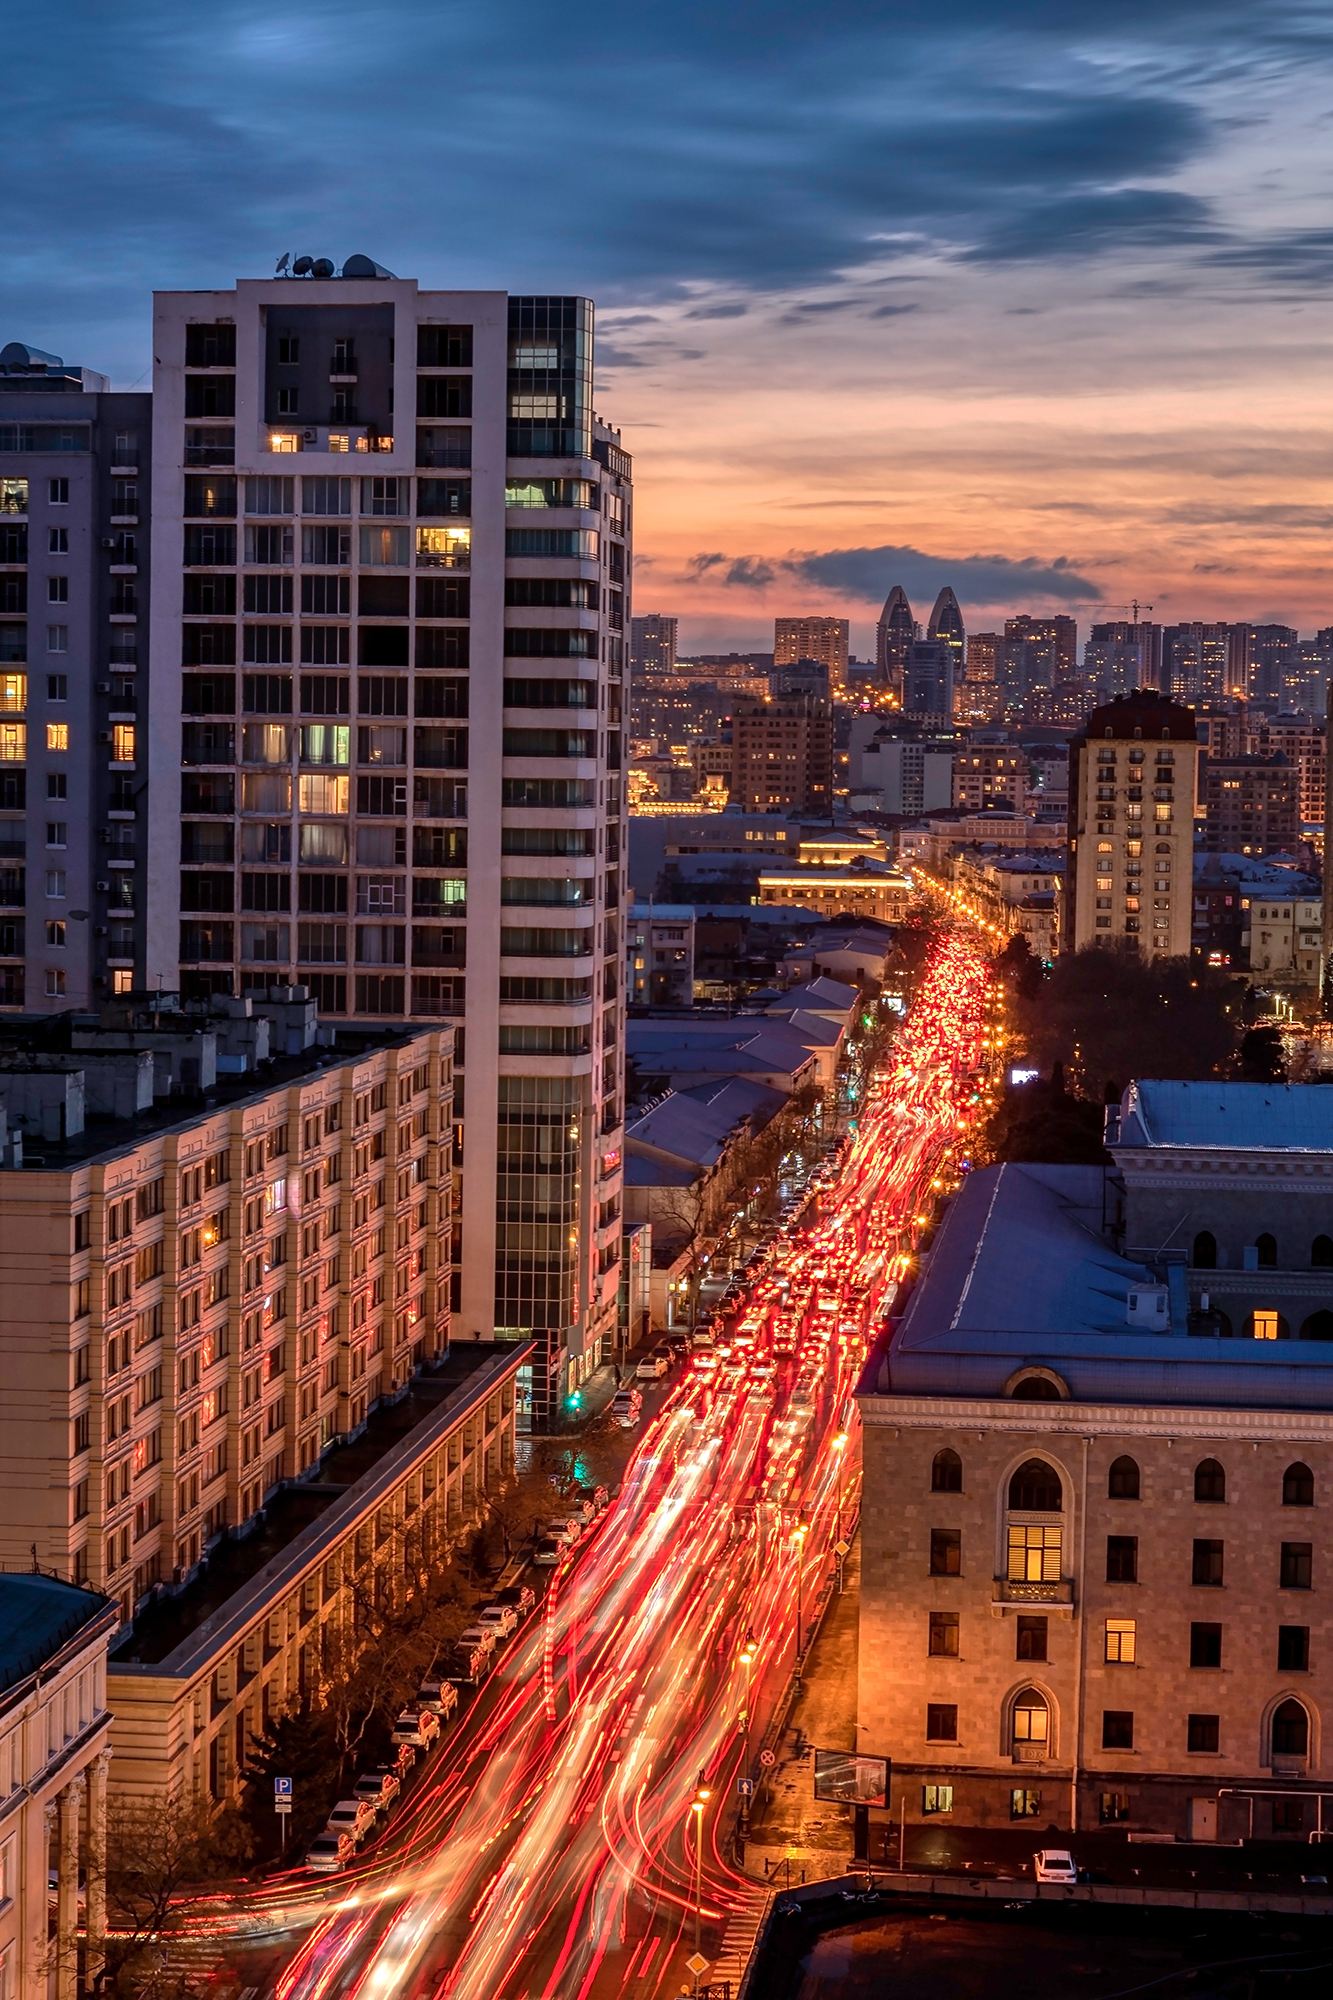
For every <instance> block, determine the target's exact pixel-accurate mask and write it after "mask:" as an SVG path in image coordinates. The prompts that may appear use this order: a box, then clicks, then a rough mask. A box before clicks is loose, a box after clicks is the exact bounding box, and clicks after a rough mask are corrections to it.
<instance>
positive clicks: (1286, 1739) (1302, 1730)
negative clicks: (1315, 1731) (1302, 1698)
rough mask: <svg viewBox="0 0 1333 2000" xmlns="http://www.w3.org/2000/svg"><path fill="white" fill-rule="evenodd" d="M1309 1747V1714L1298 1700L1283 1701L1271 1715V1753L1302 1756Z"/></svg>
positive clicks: (1277, 1755)
mask: <svg viewBox="0 0 1333 2000" xmlns="http://www.w3.org/2000/svg"><path fill="white" fill-rule="evenodd" d="M1309 1747H1310V1718H1309V1716H1308V1715H1307V1714H1306V1712H1305V1710H1304V1709H1303V1708H1302V1707H1301V1704H1300V1703H1299V1702H1298V1701H1284V1702H1283V1703H1282V1704H1281V1706H1280V1707H1279V1708H1278V1710H1277V1712H1276V1713H1275V1715H1274V1717H1273V1755H1274V1756H1275V1757H1304V1756H1305V1754H1306V1752H1307V1751H1308V1749H1309Z"/></svg>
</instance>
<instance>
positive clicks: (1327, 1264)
mask: <svg viewBox="0 0 1333 2000" xmlns="http://www.w3.org/2000/svg"><path fill="white" fill-rule="evenodd" d="M1247 1247H1252V1248H1253V1250H1254V1261H1255V1262H1256V1264H1257V1265H1258V1268H1259V1269H1260V1270H1261V1271H1273V1270H1276V1269H1277V1262H1278V1256H1277V1238H1276V1237H1275V1236H1274V1235H1273V1234H1272V1233H1271V1231H1269V1230H1264V1231H1262V1233H1261V1234H1260V1235H1258V1236H1256V1237H1255V1239H1254V1243H1253V1245H1252V1246H1247ZM1190 1262H1191V1264H1193V1266H1194V1267H1195V1269H1196V1270H1199V1271H1215V1270H1216V1269H1217V1268H1218V1264H1217V1238H1216V1237H1215V1236H1214V1235H1213V1232H1212V1230H1211V1229H1201V1230H1200V1231H1199V1233H1198V1235H1197V1236H1196V1237H1195V1238H1194V1243H1193V1246H1192V1248H1191V1251H1190ZM1292 1268H1293V1269H1294V1268H1296V1267H1295V1266H1293V1267H1292ZM1310 1268H1311V1269H1312V1270H1315V1271H1326V1270H1330V1269H1333V1236H1324V1235H1319V1236H1316V1237H1315V1238H1314V1240H1313V1241H1312V1243H1311V1244H1310Z"/></svg>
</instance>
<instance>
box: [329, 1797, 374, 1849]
mask: <svg viewBox="0 0 1333 2000" xmlns="http://www.w3.org/2000/svg"><path fill="white" fill-rule="evenodd" d="M374 1824H375V1808H374V1806H373V1805H371V1803H370V1801H369V1800H368V1799H339V1801H338V1803H337V1805H336V1806H335V1807H334V1808H333V1811H332V1812H331V1813H330V1814H329V1824H328V1829H327V1830H328V1831H329V1832H330V1833H350V1834H351V1836H352V1839H353V1840H360V1839H361V1837H362V1835H363V1834H364V1833H365V1832H366V1831H367V1830H368V1829H369V1828H370V1827H372V1826H374Z"/></svg>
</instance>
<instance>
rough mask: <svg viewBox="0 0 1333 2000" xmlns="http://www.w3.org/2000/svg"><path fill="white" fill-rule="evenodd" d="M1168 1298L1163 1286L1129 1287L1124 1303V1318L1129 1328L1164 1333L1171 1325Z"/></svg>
mask: <svg viewBox="0 0 1333 2000" xmlns="http://www.w3.org/2000/svg"><path fill="white" fill-rule="evenodd" d="M1169 1297H1170V1294H1169V1293H1168V1291H1167V1288H1166V1286H1165V1285H1131V1286H1130V1288H1129V1297H1128V1299H1127V1300H1126V1302H1125V1317H1126V1319H1127V1321H1128V1322H1129V1324H1130V1326H1146V1327H1149V1328H1151V1329H1153V1330H1154V1331H1156V1332H1157V1333H1163V1332H1165V1330H1166V1328H1167V1327H1169V1326H1170V1324H1171V1310H1170V1305H1169V1303H1168V1300H1169Z"/></svg>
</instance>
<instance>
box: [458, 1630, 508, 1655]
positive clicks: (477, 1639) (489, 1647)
mask: <svg viewBox="0 0 1333 2000" xmlns="http://www.w3.org/2000/svg"><path fill="white" fill-rule="evenodd" d="M497 1636H498V1635H497V1634H496V1633H495V1632H494V1631H492V1629H491V1627H490V1626H489V1625H481V1624H477V1625H469V1626H468V1627H467V1629H466V1631H463V1632H460V1633H459V1635H458V1638H457V1640H456V1641H455V1644H456V1645H459V1646H484V1647H485V1649H486V1651H487V1652H488V1653H493V1652H494V1651H495V1641H496V1638H497Z"/></svg>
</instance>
